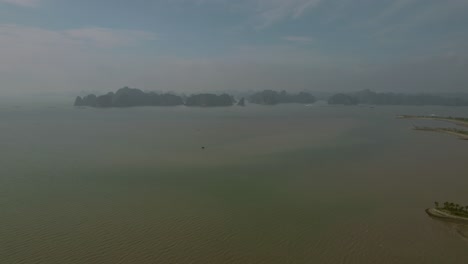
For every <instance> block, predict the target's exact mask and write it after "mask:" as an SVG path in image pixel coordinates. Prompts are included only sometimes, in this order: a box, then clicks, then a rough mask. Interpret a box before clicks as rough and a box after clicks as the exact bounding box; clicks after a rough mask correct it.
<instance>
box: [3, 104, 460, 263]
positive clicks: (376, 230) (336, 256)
mask: <svg viewBox="0 0 468 264" xmlns="http://www.w3.org/2000/svg"><path fill="white" fill-rule="evenodd" d="M467 113H468V108H466V107H456V108H455V107H376V108H367V107H358V106H356V107H354V106H350V107H344V106H343V107H341V106H326V105H320V104H315V105H313V106H311V107H305V106H303V105H279V106H274V107H266V106H254V105H249V106H248V107H245V108H242V107H229V108H209V109H205V108H187V107H168V108H164V107H137V108H129V109H92V108H85V109H79V108H73V107H69V106H65V105H64V104H55V105H48V106H45V104H44V105H34V106H25V105H22V104H19V105H18V104H13V103H12V104H9V105H7V106H5V107H2V108H0V118H1V120H2V122H1V123H0V131H1V132H0V134H1V137H0V147H1V149H2V151H1V152H0V208H1V217H0V256H1V257H0V258H1V259H0V260H1V261H0V262H2V263H3V262H4V263H465V262H466V261H465V260H466V259H468V240H467V239H466V237H467V234H468V231H467V228H466V227H465V226H460V225H456V224H448V223H445V222H441V221H438V220H435V219H432V218H430V217H428V216H427V215H426V214H425V212H424V209H425V208H427V207H431V206H432V205H433V202H434V201H445V200H447V201H457V202H459V203H466V202H467V201H468V192H466V189H467V186H468V178H467V177H466V170H467V165H466V157H467V156H468V142H466V141H461V140H457V139H456V138H455V137H452V136H449V135H444V134H437V133H424V132H418V131H413V130H411V127H412V122H413V123H414V122H419V121H408V120H399V119H396V118H395V116H396V115H398V114H414V115H428V114H439V115H451V116H467ZM202 147H205V149H202Z"/></svg>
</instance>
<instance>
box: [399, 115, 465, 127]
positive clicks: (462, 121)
mask: <svg viewBox="0 0 468 264" xmlns="http://www.w3.org/2000/svg"><path fill="white" fill-rule="evenodd" d="M397 118H399V119H425V120H435V121H444V122H449V123H452V124H455V125H458V126H463V127H468V119H466V118H461V117H443V116H413V115H399V116H397Z"/></svg>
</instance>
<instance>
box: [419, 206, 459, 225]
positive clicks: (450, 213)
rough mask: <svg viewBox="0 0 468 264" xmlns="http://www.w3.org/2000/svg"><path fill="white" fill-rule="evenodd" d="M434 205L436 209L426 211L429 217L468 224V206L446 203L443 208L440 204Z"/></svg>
mask: <svg viewBox="0 0 468 264" xmlns="http://www.w3.org/2000/svg"><path fill="white" fill-rule="evenodd" d="M434 204H435V208H428V209H426V213H427V214H428V215H430V216H432V217H437V218H440V219H444V220H450V221H457V222H464V223H468V206H461V205H459V204H455V203H449V202H445V203H444V205H443V206H440V205H439V203H438V202H435V203H434Z"/></svg>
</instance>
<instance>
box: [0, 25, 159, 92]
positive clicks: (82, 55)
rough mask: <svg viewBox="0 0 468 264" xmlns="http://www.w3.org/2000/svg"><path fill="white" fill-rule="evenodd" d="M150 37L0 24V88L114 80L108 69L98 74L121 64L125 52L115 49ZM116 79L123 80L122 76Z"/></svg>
mask: <svg viewBox="0 0 468 264" xmlns="http://www.w3.org/2000/svg"><path fill="white" fill-rule="evenodd" d="M153 39H155V35H154V34H153V33H150V32H144V31H132V30H115V29H105V28H82V29H74V30H64V31H60V30H49V29H44V28H37V27H26V26H19V25H12V24H7V25H5V24H0V47H1V49H0V58H2V59H1V60H0V76H2V80H4V81H5V82H4V84H5V86H3V87H2V88H1V89H10V90H11V89H14V88H15V87H16V88H18V89H23V88H24V89H25V90H26V89H28V88H30V89H32V88H34V89H38V90H41V89H43V90H45V89H64V88H66V87H76V86H84V85H91V86H93V85H99V84H101V83H103V82H107V83H113V80H109V78H115V76H114V75H112V72H113V70H107V71H108V72H110V73H109V75H110V76H111V77H109V76H107V77H102V76H106V69H110V68H112V67H119V66H120V65H122V64H124V63H123V62H122V61H125V59H123V58H125V57H126V56H130V55H129V54H128V53H122V52H119V51H118V50H115V48H121V47H129V46H130V47H133V48H137V47H138V45H140V44H144V43H145V42H146V41H150V40H153ZM102 69H104V70H102ZM104 79H107V81H104ZM93 82H95V84H93ZM119 82H122V83H125V82H123V80H122V78H120V79H119ZM114 84H115V83H114ZM1 89H0V92H1V91H2V90H1Z"/></svg>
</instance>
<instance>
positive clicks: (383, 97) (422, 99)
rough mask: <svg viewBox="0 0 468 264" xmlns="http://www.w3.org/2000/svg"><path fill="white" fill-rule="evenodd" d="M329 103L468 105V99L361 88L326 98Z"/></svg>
mask: <svg viewBox="0 0 468 264" xmlns="http://www.w3.org/2000/svg"><path fill="white" fill-rule="evenodd" d="M328 103H329V104H341V105H356V104H367V105H443V106H468V100H466V99H461V98H450V97H444V96H438V95H432V94H399V93H376V92H373V91H370V90H363V91H360V92H355V93H347V94H342V93H341V94H336V95H333V96H331V97H330V98H329V99H328Z"/></svg>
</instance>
